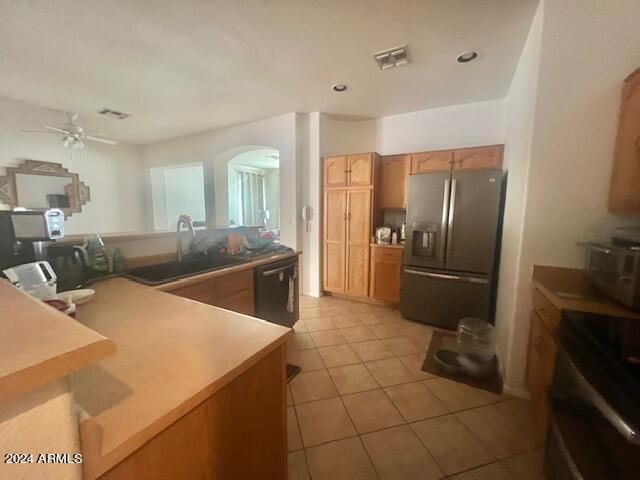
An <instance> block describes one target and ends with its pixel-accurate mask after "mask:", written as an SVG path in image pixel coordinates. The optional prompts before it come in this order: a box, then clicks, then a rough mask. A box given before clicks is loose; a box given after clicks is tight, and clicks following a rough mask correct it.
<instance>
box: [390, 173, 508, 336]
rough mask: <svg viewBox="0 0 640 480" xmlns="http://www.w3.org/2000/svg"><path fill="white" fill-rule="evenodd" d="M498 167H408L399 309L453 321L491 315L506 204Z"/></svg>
mask: <svg viewBox="0 0 640 480" xmlns="http://www.w3.org/2000/svg"><path fill="white" fill-rule="evenodd" d="M505 183H506V178H503V172H502V171H501V170H478V171H470V170H460V171H455V170H454V171H453V172H434V173H423V174H420V175H411V176H410V177H409V196H408V204H407V227H406V228H407V233H406V242H405V252H404V265H403V272H402V296H401V310H402V314H403V315H404V316H405V317H407V318H411V319H414V320H418V321H421V322H425V323H430V324H433V325H437V326H441V327H445V328H456V326H457V324H458V322H459V321H460V319H461V318H464V317H480V318H483V319H485V320H488V321H491V322H493V314H494V304H495V283H496V277H497V275H496V274H497V267H498V257H499V248H500V247H499V244H500V230H501V228H502V204H503V201H502V200H503V192H504V186H505Z"/></svg>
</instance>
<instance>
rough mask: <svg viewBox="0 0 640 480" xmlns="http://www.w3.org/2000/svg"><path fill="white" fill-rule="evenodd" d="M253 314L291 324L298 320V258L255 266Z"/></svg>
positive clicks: (264, 318)
mask: <svg viewBox="0 0 640 480" xmlns="http://www.w3.org/2000/svg"><path fill="white" fill-rule="evenodd" d="M253 285H254V301H255V315H256V317H258V318H261V319H263V320H267V321H269V322H272V323H277V324H279V325H284V326H285V327H289V328H291V327H293V325H294V323H296V320H298V257H293V258H287V259H286V260H282V261H279V262H275V263H269V264H267V265H263V266H261V267H256V268H255V269H254V279H253Z"/></svg>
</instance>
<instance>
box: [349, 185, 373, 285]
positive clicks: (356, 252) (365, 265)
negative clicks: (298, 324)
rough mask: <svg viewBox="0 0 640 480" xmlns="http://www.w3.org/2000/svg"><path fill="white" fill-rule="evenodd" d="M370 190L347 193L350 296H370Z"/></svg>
mask: <svg viewBox="0 0 640 480" xmlns="http://www.w3.org/2000/svg"><path fill="white" fill-rule="evenodd" d="M371 196H372V192H371V190H370V189H366V190H349V191H347V277H346V288H345V291H346V293H348V294H349V295H355V296H359V297H367V296H368V295H369V242H370V241H371Z"/></svg>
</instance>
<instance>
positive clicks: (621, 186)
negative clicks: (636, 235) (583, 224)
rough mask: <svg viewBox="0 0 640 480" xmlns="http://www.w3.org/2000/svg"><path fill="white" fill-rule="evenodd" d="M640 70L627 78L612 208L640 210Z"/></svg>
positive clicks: (614, 209)
mask: <svg viewBox="0 0 640 480" xmlns="http://www.w3.org/2000/svg"><path fill="white" fill-rule="evenodd" d="M638 185H640V69H638V70H636V71H635V72H634V73H633V74H632V75H631V76H630V77H629V78H627V80H626V81H625V84H624V88H623V90H622V104H621V105H620V120H619V123H618V137H617V140H616V151H615V156H614V160H613V171H612V174H611V187H610V190H609V210H610V211H612V212H626V213H638V212H640V188H638Z"/></svg>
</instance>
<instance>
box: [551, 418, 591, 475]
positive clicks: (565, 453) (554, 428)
mask: <svg viewBox="0 0 640 480" xmlns="http://www.w3.org/2000/svg"><path fill="white" fill-rule="evenodd" d="M549 434H550V435H552V436H553V437H554V438H555V440H556V444H557V445H558V450H559V452H558V453H559V454H560V456H562V459H563V460H564V461H565V464H566V465H567V467H568V468H569V471H570V472H571V478H573V479H575V480H583V479H584V477H583V476H582V473H580V469H579V468H578V465H576V462H575V461H574V460H573V457H572V456H571V452H569V448H568V447H567V444H566V442H565V441H564V437H563V436H562V432H561V431H560V427H559V426H558V422H557V420H556V417H555V414H554V412H553V408H551V411H550V412H549Z"/></svg>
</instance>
